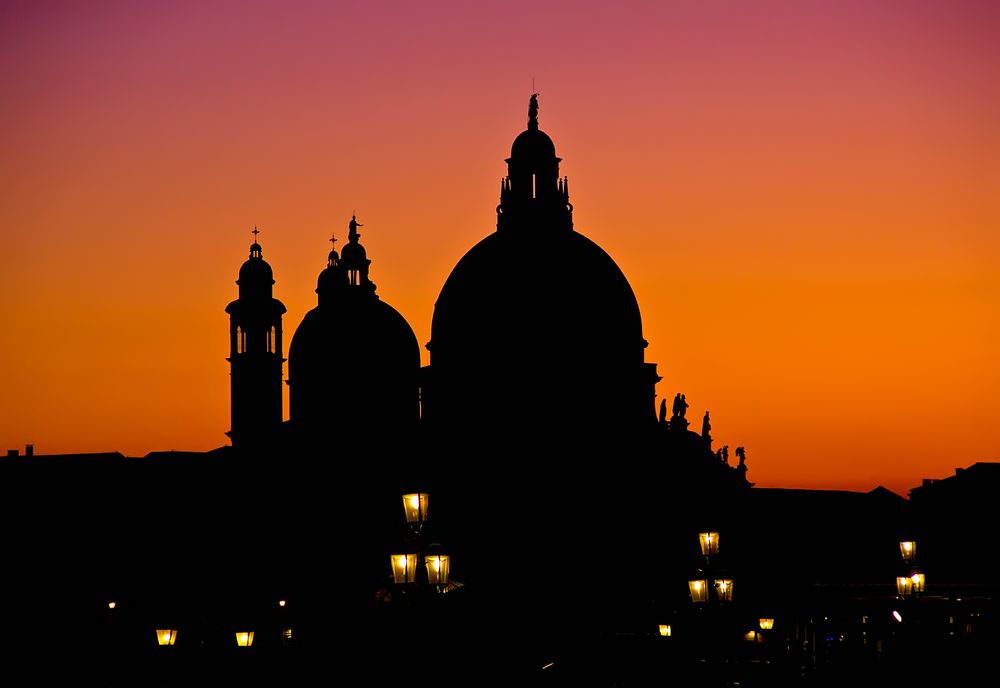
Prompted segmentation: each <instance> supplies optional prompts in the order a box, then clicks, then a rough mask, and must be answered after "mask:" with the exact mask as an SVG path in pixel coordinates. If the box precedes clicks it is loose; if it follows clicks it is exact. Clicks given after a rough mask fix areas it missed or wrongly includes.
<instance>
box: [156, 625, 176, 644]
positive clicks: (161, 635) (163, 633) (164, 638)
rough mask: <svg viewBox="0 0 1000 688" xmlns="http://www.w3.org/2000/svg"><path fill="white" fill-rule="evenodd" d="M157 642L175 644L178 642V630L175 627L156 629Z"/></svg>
mask: <svg viewBox="0 0 1000 688" xmlns="http://www.w3.org/2000/svg"><path fill="white" fill-rule="evenodd" d="M156 642H158V643H159V644H160V645H173V644H174V643H176V642H177V631H176V630H173V629H160V628H158V629H156Z"/></svg>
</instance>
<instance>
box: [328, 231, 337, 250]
mask: <svg viewBox="0 0 1000 688" xmlns="http://www.w3.org/2000/svg"><path fill="white" fill-rule="evenodd" d="M330 247H331V248H333V249H336V248H337V235H336V234H331V235H330Z"/></svg>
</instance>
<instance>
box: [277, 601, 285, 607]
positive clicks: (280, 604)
mask: <svg viewBox="0 0 1000 688" xmlns="http://www.w3.org/2000/svg"><path fill="white" fill-rule="evenodd" d="M285 604H286V602H285V601H284V600H278V606H279V607H284V606H285Z"/></svg>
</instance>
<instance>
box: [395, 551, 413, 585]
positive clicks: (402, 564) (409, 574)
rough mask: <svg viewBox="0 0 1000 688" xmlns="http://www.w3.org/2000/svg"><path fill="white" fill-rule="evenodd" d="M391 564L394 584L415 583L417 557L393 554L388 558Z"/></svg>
mask: <svg viewBox="0 0 1000 688" xmlns="http://www.w3.org/2000/svg"><path fill="white" fill-rule="evenodd" d="M389 559H390V561H391V562H392V580H393V582H395V583H416V582H417V555H416V553H413V554H393V555H392V556H391V557H389Z"/></svg>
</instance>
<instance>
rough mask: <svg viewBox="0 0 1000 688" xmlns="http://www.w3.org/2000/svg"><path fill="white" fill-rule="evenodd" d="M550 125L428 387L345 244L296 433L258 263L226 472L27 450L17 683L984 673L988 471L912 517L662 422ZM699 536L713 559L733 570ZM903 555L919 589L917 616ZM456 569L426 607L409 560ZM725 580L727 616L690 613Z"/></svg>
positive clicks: (455, 305) (297, 339) (11, 574)
mask: <svg viewBox="0 0 1000 688" xmlns="http://www.w3.org/2000/svg"><path fill="white" fill-rule="evenodd" d="M537 115H538V103H537V98H536V96H532V97H531V100H530V103H529V113H528V128H527V130H525V131H524V132H522V133H521V134H520V135H518V136H517V138H516V139H515V141H514V144H513V146H512V149H511V156H510V158H508V159H507V166H508V174H507V176H506V177H505V178H504V179H503V180H502V182H501V193H500V204H499V206H498V207H497V227H496V231H495V232H494V233H492V234H489V235H488V236H486V237H485V238H484V239H483V240H482V241H480V242H479V243H477V244H476V245H475V246H473V247H472V248H471V249H470V250H469V251H468V253H466V254H465V256H464V257H463V258H462V259H461V260H460V261H459V262H458V264H457V265H456V266H455V268H454V270H453V271H452V273H451V274H450V276H449V277H448V279H447V280H446V282H445V284H444V286H443V288H442V290H441V293H440V296H439V298H438V300H437V302H436V304H435V308H434V316H433V323H432V332H431V335H432V336H431V341H430V342H429V343H428V345H427V346H428V349H429V350H430V357H431V362H430V365H428V366H427V367H425V368H424V369H423V370H421V369H420V353H419V347H418V343H417V339H416V336H415V335H414V333H413V330H412V328H411V327H410V325H409V324H408V323H407V322H406V320H405V319H404V318H403V317H402V316H401V315H400V314H399V313H398V312H397V311H396V310H395V309H393V308H392V307H391V306H389V305H388V304H386V303H385V302H383V301H382V300H381V299H380V298H379V297H378V296H377V295H376V288H375V284H374V283H372V281H371V279H370V276H369V270H370V266H371V260H370V259H369V258H368V256H367V252H366V251H365V249H364V247H363V245H362V244H361V242H360V239H361V234H360V232H359V231H358V229H359V228H360V227H362V225H361V224H360V223H358V222H357V218H356V217H352V218H351V221H350V224H349V233H348V243H347V245H346V246H344V248H343V250H342V253H341V254H338V253H337V251H336V249H335V248H334V250H331V251H330V253H329V255H328V258H327V265H326V267H325V269H324V270H323V271H322V272H321V273H320V275H319V277H318V280H317V287H316V293H317V297H318V304H317V306H316V307H315V308H313V309H312V310H310V311H309V312H308V313H307V314H306V315H305V317H304V318H303V319H302V322H301V323H300V324H299V325H298V327H297V328H296V330H295V334H294V336H293V338H292V342H291V346H290V347H289V356H288V363H289V369H288V385H289V397H290V409H289V418H288V420H287V421H283V409H282V401H281V400H282V390H281V381H282V364H283V362H284V359H283V358H282V334H281V332H282V315H283V314H284V313H285V307H284V306H283V305H282V303H281V302H280V301H278V300H277V299H275V298H274V297H273V294H272V287H273V284H274V282H275V281H274V276H273V273H272V270H271V267H270V266H269V265H268V263H267V262H265V261H264V260H263V255H262V249H261V246H260V244H258V243H257V242H256V240H255V241H254V243H253V244H252V246H251V247H250V256H249V259H248V260H247V261H246V262H245V263H244V264H243V265H242V267H241V268H240V272H239V279H238V281H237V284H238V285H239V297H238V299H237V300H235V301H233V302H232V303H230V304H229V305H228V306H227V307H226V312H227V313H228V314H229V316H230V355H229V357H228V361H229V363H230V366H231V375H232V425H231V429H230V431H229V432H228V433H227V434H228V435H229V436H230V438H231V439H232V446H223V447H219V448H217V449H214V450H212V451H209V452H175V451H170V452H151V453H150V454H148V455H146V456H145V457H141V458H135V457H125V456H123V455H121V454H118V453H106V454H93V455H64V456H38V455H32V454H31V452H30V451H29V452H27V454H26V455H25V456H20V455H19V453H18V452H17V451H16V450H11V451H10V452H8V456H7V457H6V458H5V459H3V460H2V461H0V470H2V471H3V474H2V476H0V524H3V527H4V531H3V535H4V537H3V542H4V554H5V557H6V565H5V566H6V568H5V574H6V584H7V586H8V590H7V592H9V593H10V595H9V599H10V602H9V603H8V604H7V605H5V606H4V611H3V614H0V648H3V649H4V650H9V652H8V653H7V654H8V656H11V657H15V658H18V659H22V658H29V657H30V658H35V657H40V658H42V659H40V660H38V661H36V662H34V663H32V664H31V668H32V670H33V671H34V672H35V678H36V679H37V682H38V683H40V684H46V683H54V682H55V678H54V677H55V675H56V674H58V673H59V672H60V671H62V670H63V669H64V668H65V667H71V668H72V670H73V673H74V676H75V678H77V679H81V680H82V679H94V680H93V681H92V682H95V683H98V684H100V685H121V686H147V685H148V686H167V685H183V686H191V685H248V684H252V685H262V686H268V687H270V686H276V685H287V686H295V685H306V684H308V685H312V684H314V683H315V682H316V681H317V676H319V677H320V679H321V680H326V679H329V680H330V682H336V681H338V680H353V681H355V682H361V683H365V684H370V685H396V684H403V685H407V686H411V687H412V686H423V685H426V686H435V687H437V686H441V685H449V686H458V685H461V686H465V685H492V684H497V685H500V684H506V683H512V684H514V685H533V684H534V683H535V682H539V683H545V684H546V685H574V686H582V685H587V686H589V685H642V686H645V685H662V684H664V683H665V682H666V681H667V679H671V680H676V678H677V676H679V675H684V676H687V677H689V681H690V682H691V683H697V684H698V685H702V684H704V685H736V684H737V683H738V684H739V685H746V686H750V685H767V686H776V685H778V686H780V685H797V686H801V685H803V681H804V680H806V679H810V678H814V677H815V678H819V679H821V681H820V682H821V683H822V681H827V680H834V681H835V680H836V679H844V678H845V677H848V678H857V677H859V676H865V677H877V678H878V679H879V680H880V681H881V684H887V683H888V681H889V680H890V679H891V678H892V677H893V676H894V675H895V674H897V673H898V674H899V675H901V676H904V677H906V679H907V684H908V685H916V684H915V683H912V681H914V680H916V679H918V678H921V677H923V676H924V674H925V672H926V670H927V669H928V668H930V667H932V666H934V664H935V663H943V664H944V665H945V666H948V667H949V668H950V669H953V670H955V671H957V669H956V667H961V668H962V669H963V670H965V671H968V672H969V673H970V675H971V673H974V671H975V670H976V669H978V668H983V667H985V666H986V662H985V660H984V659H983V657H984V656H985V654H984V652H983V650H984V648H987V647H991V646H992V645H994V644H995V641H996V640H997V639H998V638H1000V632H998V630H997V623H996V620H997V618H998V610H997V603H996V600H997V599H998V595H1000V585H998V581H997V577H996V573H995V571H996V569H995V564H996V558H997V557H996V554H995V552H994V551H993V550H992V549H990V550H989V551H988V552H987V554H986V555H985V556H984V555H982V554H981V553H980V552H976V551H975V549H976V545H977V544H979V543H982V542H984V541H987V540H988V539H990V538H987V535H986V534H987V531H988V528H989V527H991V525H992V522H993V521H994V520H995V519H993V518H992V512H991V511H990V509H991V508H992V503H993V498H994V497H995V495H996V494H997V492H998V491H1000V485H998V477H1000V476H998V475H997V470H996V468H997V464H985V463H981V464H976V465H975V466H973V467H970V468H969V469H968V470H966V471H959V472H958V473H957V474H956V475H955V476H953V477H951V478H948V479H946V480H941V481H937V482H929V483H928V484H926V485H924V486H922V487H920V488H917V489H914V490H913V491H911V495H910V500H909V501H908V500H906V499H903V498H902V497H900V496H899V495H895V494H893V493H891V492H889V491H887V490H884V489H882V488H878V489H876V490H873V491H871V492H868V493H856V492H847V491H825V490H782V489H773V488H771V489H765V488H757V487H754V486H753V484H752V483H750V482H749V481H748V480H747V474H748V471H749V469H748V467H747V453H746V451H745V449H744V447H742V446H740V447H738V448H737V450H736V452H735V455H736V456H737V457H738V459H739V463H738V465H736V466H731V465H730V463H729V448H728V445H726V446H723V447H721V448H720V449H718V450H717V451H713V449H712V436H711V430H712V425H711V423H710V422H709V413H708V412H707V411H705V412H704V416H703V419H702V424H701V429H700V430H701V431H700V432H694V431H692V430H690V429H689V426H690V422H689V421H688V419H687V411H688V409H689V406H690V405H689V403H688V400H687V398H686V396H685V395H684V394H683V393H679V392H678V393H676V394H674V395H673V406H672V411H671V413H670V415H669V417H668V413H667V399H668V398H669V396H670V395H665V398H664V399H662V400H661V402H660V404H659V413H658V414H657V413H656V407H657V404H656V391H655V390H656V384H657V383H658V382H659V381H660V378H659V376H658V375H657V372H656V365H655V364H653V363H648V362H646V361H645V356H644V351H645V348H646V341H645V340H644V339H643V335H642V321H641V317H640V312H639V307H638V303H637V300H636V298H635V295H634V293H633V291H632V289H631V287H630V285H629V283H628V281H627V280H626V278H625V276H624V274H623V273H622V271H621V270H620V269H619V267H618V266H617V265H616V264H615V262H614V261H613V260H612V259H611V257H610V256H608V254H607V253H606V252H605V251H604V250H602V249H601V248H600V247H599V246H597V245H596V244H595V243H594V242H592V241H591V240H589V239H587V238H586V237H585V236H583V235H582V234H580V233H578V232H577V231H576V230H575V229H574V227H573V218H572V212H573V208H572V205H571V204H570V202H569V189H568V180H567V179H566V178H560V176H559V162H560V159H559V158H558V157H556V155H555V146H554V144H553V143H552V140H551V139H550V138H549V137H548V136H547V135H546V134H545V133H543V132H542V131H540V130H539V128H538V118H537ZM775 431H776V432H777V431H780V429H775ZM248 457H249V458H252V459H253V460H251V461H248V460H247V458H248ZM803 460H808V456H807V452H806V451H803ZM405 492H427V493H429V494H430V495H431V500H432V502H431V503H432V504H433V506H432V507H431V511H430V514H431V517H430V519H429V520H428V521H427V522H426V523H421V524H419V525H418V526H416V527H412V526H408V525H406V524H405V523H403V522H402V519H401V518H400V517H401V515H402V514H401V509H400V496H401V495H402V494H403V493H405ZM417 504H418V505H419V504H420V501H419V499H418V500H417ZM702 531H713V532H716V543H718V542H719V541H721V543H722V544H721V545H720V551H719V553H716V554H715V555H713V556H714V557H715V558H714V559H712V560H711V561H710V560H709V558H708V556H707V555H704V556H703V555H702V554H701V553H699V551H698V548H697V546H696V534H697V533H699V532H702ZM720 533H721V535H719V534H720ZM907 538H912V539H915V540H916V541H918V542H920V543H922V544H921V545H920V547H921V550H920V551H921V553H922V554H921V566H926V574H927V581H928V583H927V590H926V593H924V592H923V591H921V595H920V596H909V597H906V598H905V599H904V598H903V596H902V595H899V594H897V587H896V586H897V584H899V585H902V584H905V582H906V580H908V579H906V578H905V576H904V574H903V573H901V571H905V572H906V575H909V574H910V573H911V572H912V563H907V566H908V567H909V568H907V567H903V566H902V564H903V563H904V562H902V561H900V559H899V549H898V543H899V541H900V540H901V539H907ZM445 552H446V553H447V555H448V556H450V557H451V559H450V562H451V563H450V564H448V565H447V566H448V567H450V572H451V580H450V581H448V583H447V584H445V585H438V586H435V585H433V584H432V582H431V581H432V578H433V576H436V575H438V574H439V572H440V569H438V568H434V569H432V563H431V561H432V559H430V558H427V559H424V560H423V561H422V562H421V561H419V560H418V557H419V556H425V557H426V556H428V555H435V556H438V559H437V560H436V561H437V565H440V564H441V559H440V555H441V554H442V553H445ZM390 555H391V557H392V559H391V560H390ZM410 557H413V559H412V561H411V559H410ZM400 558H402V562H403V563H402V564H399V563H398V562H399V561H400ZM398 566H401V567H402V569H401V570H402V574H400V575H402V576H403V578H404V579H405V581H406V582H395V580H394V576H395V575H396V574H397V573H399V571H397V570H396V568H397V567H398ZM709 573H711V574H712V576H713V577H715V578H718V577H720V576H722V575H724V576H727V577H728V576H730V575H731V576H732V579H731V580H730V579H728V578H726V580H729V589H730V590H732V589H733V588H735V593H734V595H733V598H732V600H728V601H725V603H724V602H723V598H722V597H721V596H720V595H719V593H718V589H717V592H716V600H717V601H718V604H716V605H706V606H701V607H699V606H698V604H697V603H694V599H695V598H694V595H693V594H691V593H689V587H688V585H689V581H690V579H691V578H692V577H693V576H697V577H705V578H706V581H708V580H710V578H709V577H708V574H709ZM901 576H903V578H902V583H900V582H899V581H900V577H901ZM921 580H922V579H921ZM921 585H922V584H921ZM279 600H280V601H279ZM286 603H287V604H286ZM769 615H773V616H774V617H775V626H774V630H773V633H772V631H770V630H769V631H768V632H767V633H766V634H764V633H763V632H762V631H761V627H760V625H759V619H760V617H763V616H769ZM659 624H665V625H669V624H673V626H674V634H673V635H672V636H661V635H660V632H658V631H657V628H658V625H659ZM157 629H159V630H160V631H161V634H160V635H157V634H156V632H157ZM246 631H254V633H255V635H256V639H255V641H254V644H253V647H252V648H243V649H237V644H236V639H237V638H243V642H246V636H242V635H240V636H237V635H236V634H237V632H246ZM167 632H169V633H170V635H169V642H167V643H166V644H165V645H164V646H163V647H161V646H158V645H156V644H155V641H157V640H160V641H163V639H164V638H165V637H167V636H163V635H162V633H167ZM64 636H71V640H70V642H69V644H68V645H66V646H63V645H61V642H62V640H63V638H64ZM175 641H176V642H175ZM244 650H246V652H245V653H244ZM234 653H235V654H234ZM240 653H244V654H240ZM67 659H71V660H72V661H67ZM11 675H12V676H14V675H17V674H16V672H15V673H12V674H11ZM359 676H360V677H361V678H360V679H358V678H357V677H359ZM84 682H86V681H84Z"/></svg>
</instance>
